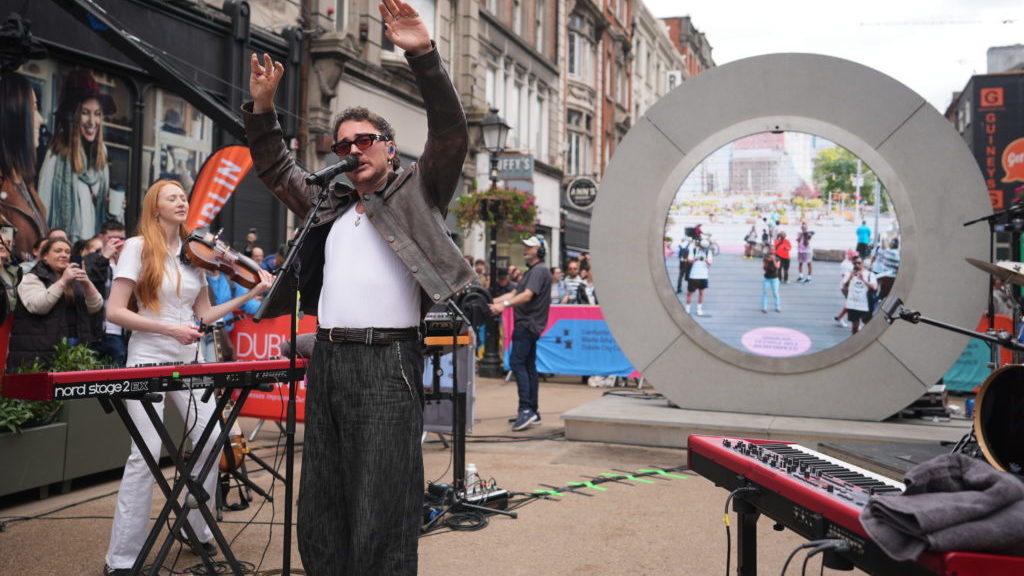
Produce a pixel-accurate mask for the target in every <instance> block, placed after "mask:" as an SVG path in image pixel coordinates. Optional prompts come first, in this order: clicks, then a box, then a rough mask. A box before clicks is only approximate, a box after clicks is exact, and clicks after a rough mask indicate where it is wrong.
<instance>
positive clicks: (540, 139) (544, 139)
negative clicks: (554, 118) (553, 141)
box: [537, 90, 551, 161]
mask: <svg viewBox="0 0 1024 576" xmlns="http://www.w3.org/2000/svg"><path fill="white" fill-rule="evenodd" d="M537 97H538V106H539V108H540V115H539V116H538V119H539V120H538V121H539V122H540V130H537V156H539V157H541V158H544V159H545V161H548V160H547V157H548V138H550V137H551V132H550V128H551V114H550V111H549V108H548V99H547V90H542V91H539V92H538V95H537Z"/></svg>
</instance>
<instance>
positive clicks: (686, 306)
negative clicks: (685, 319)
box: [683, 304, 690, 314]
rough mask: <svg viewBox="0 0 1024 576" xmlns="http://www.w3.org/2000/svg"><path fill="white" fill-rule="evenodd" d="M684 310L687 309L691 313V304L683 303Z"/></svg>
mask: <svg viewBox="0 0 1024 576" xmlns="http://www.w3.org/2000/svg"><path fill="white" fill-rule="evenodd" d="M683 310H686V313H687V314H689V313H690V305H689V304H683Z"/></svg>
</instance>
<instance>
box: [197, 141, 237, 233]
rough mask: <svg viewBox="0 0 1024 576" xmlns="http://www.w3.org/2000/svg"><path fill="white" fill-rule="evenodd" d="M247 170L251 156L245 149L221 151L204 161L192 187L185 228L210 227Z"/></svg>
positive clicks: (229, 147) (232, 147) (225, 149)
mask: <svg viewBox="0 0 1024 576" xmlns="http://www.w3.org/2000/svg"><path fill="white" fill-rule="evenodd" d="M250 168H252V156H251V155H250V154H249V148H248V147H246V146H228V147H227V148H221V149H220V150H218V151H217V152H215V153H214V154H213V155H212V156H210V157H209V158H207V159H206V162H205V163H203V168H202V169H201V170H200V171H199V177H198V178H196V183H195V184H194V185H193V186H192V197H191V198H190V199H189V208H188V220H187V221H186V222H185V226H186V227H187V228H188V229H189V230H194V229H196V228H198V227H200V226H202V227H209V226H210V223H211V222H213V219H214V218H216V217H217V214H219V213H220V210H221V208H223V207H224V205H225V204H227V201H228V200H229V199H230V198H231V195H232V194H234V193H235V188H238V184H239V183H241V181H242V178H245V175H246V174H248V173H249V169H250Z"/></svg>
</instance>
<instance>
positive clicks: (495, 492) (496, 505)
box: [462, 488, 509, 510]
mask: <svg viewBox="0 0 1024 576" xmlns="http://www.w3.org/2000/svg"><path fill="white" fill-rule="evenodd" d="M508 498H509V492H508V490H505V489H502V488H491V489H485V490H476V491H473V492H468V493H466V494H464V495H463V496H462V501H463V502H465V503H467V504H473V505H475V506H483V507H485V508H491V509H493V510H507V509H508Z"/></svg>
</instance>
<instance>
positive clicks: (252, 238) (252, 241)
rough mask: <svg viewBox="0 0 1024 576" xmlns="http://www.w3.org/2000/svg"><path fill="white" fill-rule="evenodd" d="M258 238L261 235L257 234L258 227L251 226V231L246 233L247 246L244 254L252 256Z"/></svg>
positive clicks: (243, 251)
mask: <svg viewBox="0 0 1024 576" xmlns="http://www.w3.org/2000/svg"><path fill="white" fill-rule="evenodd" d="M257 240H259V236H258V235H257V234H256V229H255V228H249V233H248V234H246V235H245V248H244V249H243V250H242V254H245V255H246V256H248V257H249V258H252V251H253V248H256V241H257Z"/></svg>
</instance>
